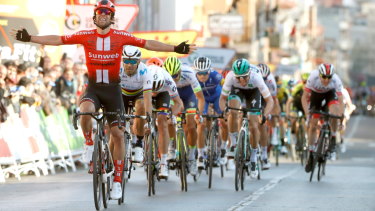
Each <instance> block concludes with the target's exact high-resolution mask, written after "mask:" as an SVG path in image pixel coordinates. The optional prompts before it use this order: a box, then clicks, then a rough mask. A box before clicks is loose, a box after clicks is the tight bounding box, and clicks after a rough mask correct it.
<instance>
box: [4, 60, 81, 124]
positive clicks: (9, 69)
mask: <svg viewBox="0 0 375 211" xmlns="http://www.w3.org/2000/svg"><path fill="white" fill-rule="evenodd" d="M86 82H87V68H86V65H84V64H82V63H74V62H73V60H72V59H71V58H69V57H66V56H65V55H64V56H63V57H62V59H61V60H60V64H52V62H51V59H50V57H48V56H44V57H42V58H41V60H40V63H39V65H31V64H28V63H20V62H17V61H11V60H8V61H0V124H1V123H2V122H5V121H6V119H7V117H8V116H9V115H10V114H12V113H19V111H20V106H21V105H22V104H28V105H29V106H35V108H36V109H42V110H43V112H44V114H45V115H47V116H48V115H50V114H51V113H53V112H54V110H55V109H56V108H58V107H59V106H63V107H65V108H66V109H68V112H69V113H70V114H71V113H72V112H73V111H74V109H75V108H76V106H77V102H78V98H79V97H80V95H81V93H82V92H83V91H84V88H85V84H86Z"/></svg>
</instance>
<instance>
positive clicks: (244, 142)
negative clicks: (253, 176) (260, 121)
mask: <svg viewBox="0 0 375 211" xmlns="http://www.w3.org/2000/svg"><path fill="white" fill-rule="evenodd" d="M229 109H231V110H237V111H240V112H242V126H241V129H240V132H239V135H238V138H237V146H236V149H235V155H234V160H235V176H234V179H235V180H234V186H235V190H236V191H238V190H239V188H241V190H244V181H245V173H247V174H248V175H250V173H249V165H250V157H251V147H250V144H249V143H250V138H251V134H250V131H249V119H248V115H261V114H262V110H261V109H248V108H232V107H227V111H228V110H229ZM258 149H259V146H258ZM258 151H259V150H258ZM256 169H257V171H258V179H260V169H261V161H260V154H259V153H258V154H257V163H256Z"/></svg>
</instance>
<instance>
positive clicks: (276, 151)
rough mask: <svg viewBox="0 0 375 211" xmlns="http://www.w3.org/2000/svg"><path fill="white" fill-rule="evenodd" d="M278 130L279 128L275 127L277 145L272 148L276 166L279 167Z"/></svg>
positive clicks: (279, 144)
mask: <svg viewBox="0 0 375 211" xmlns="http://www.w3.org/2000/svg"><path fill="white" fill-rule="evenodd" d="M279 133H280V128H279V127H276V133H275V134H277V137H276V139H277V145H275V146H274V150H275V160H276V161H275V162H276V166H279V156H280V147H281V143H280V134H279Z"/></svg>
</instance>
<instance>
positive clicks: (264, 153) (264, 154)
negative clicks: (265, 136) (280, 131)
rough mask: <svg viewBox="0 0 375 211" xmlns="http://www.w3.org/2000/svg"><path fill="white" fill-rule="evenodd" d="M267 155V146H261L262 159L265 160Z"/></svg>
mask: <svg viewBox="0 0 375 211" xmlns="http://www.w3.org/2000/svg"><path fill="white" fill-rule="evenodd" d="M267 158H268V155H267V146H265V147H262V160H267Z"/></svg>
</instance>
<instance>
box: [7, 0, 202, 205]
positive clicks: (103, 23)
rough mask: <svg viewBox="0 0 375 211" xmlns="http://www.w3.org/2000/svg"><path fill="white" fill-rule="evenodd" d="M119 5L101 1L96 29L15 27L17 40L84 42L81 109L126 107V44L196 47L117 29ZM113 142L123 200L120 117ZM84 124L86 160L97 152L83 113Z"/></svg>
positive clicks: (116, 188)
mask: <svg viewBox="0 0 375 211" xmlns="http://www.w3.org/2000/svg"><path fill="white" fill-rule="evenodd" d="M114 16H115V6H114V4H112V2H110V1H108V0H101V1H100V2H98V3H97V4H96V5H95V6H94V15H93V20H94V24H95V25H96V29H92V30H82V31H79V32H77V33H75V34H73V35H64V36H58V35H46V36H34V35H29V33H28V32H27V30H26V29H24V28H22V29H18V30H16V29H13V30H12V35H13V36H14V38H15V39H17V40H19V41H23V42H34V43H39V44H43V45H68V44H81V45H83V47H84V49H85V55H86V65H87V68H88V78H89V83H88V86H87V89H86V92H85V94H84V95H83V96H82V98H81V102H80V111H81V112H95V111H97V110H98V109H99V108H100V106H101V105H103V107H104V109H105V110H106V111H108V112H116V111H118V110H121V109H122V108H123V103H122V101H121V88H120V85H119V82H120V74H119V71H120V64H121V53H122V48H123V46H124V45H134V46H139V47H142V48H146V49H148V50H153V51H168V52H173V51H175V52H177V53H189V52H191V51H193V50H194V49H195V47H194V45H193V46H192V45H188V44H186V42H183V43H181V44H180V45H178V46H173V45H168V44H164V43H161V42H158V41H155V40H144V39H140V38H136V37H134V36H133V35H132V34H130V33H129V32H127V31H124V30H116V29H113V28H112V27H111V25H112V24H113V23H114ZM108 123H109V125H110V133H111V141H113V143H114V153H113V159H114V161H115V162H114V163H115V177H114V183H113V186H112V191H111V198H112V199H119V198H120V197H121V195H122V191H121V175H122V171H123V165H124V161H123V160H122V159H123V157H124V153H125V152H124V151H125V148H124V143H123V132H122V131H121V130H120V129H119V128H118V127H117V126H116V125H117V124H118V122H117V121H116V116H114V115H113V116H108ZM81 127H82V132H83V134H84V137H85V140H86V144H85V152H84V160H85V161H86V162H88V161H90V160H91V157H92V152H93V140H92V122H91V117H90V116H82V118H81Z"/></svg>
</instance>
